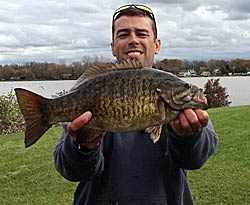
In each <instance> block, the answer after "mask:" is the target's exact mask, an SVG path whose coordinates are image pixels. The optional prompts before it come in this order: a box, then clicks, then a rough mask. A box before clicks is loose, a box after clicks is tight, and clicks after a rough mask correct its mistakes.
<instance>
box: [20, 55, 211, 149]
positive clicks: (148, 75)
mask: <svg viewBox="0 0 250 205" xmlns="http://www.w3.org/2000/svg"><path fill="white" fill-rule="evenodd" d="M15 93H16V96H17V100H18V104H19V107H20V109H21V112H22V114H23V116H24V120H25V124H26V130H25V146H26V147H29V146H31V145H32V144H34V143H35V142H36V141H37V140H38V139H39V138H40V137H41V136H42V135H43V134H44V133H45V132H46V131H47V130H48V129H49V128H50V127H51V126H52V125H53V124H55V123H58V122H70V121H72V120H74V119H75V118H77V117H78V116H80V115H81V114H82V113H83V112H86V111H91V112H92V118H91V120H90V121H89V122H88V123H87V124H86V126H85V127H86V128H90V129H94V130H101V131H109V132H130V131H138V130H143V129H145V130H146V131H147V132H149V133H150V136H151V139H152V140H153V142H154V143H156V142H157V141H158V139H159V137H160V133H161V126H162V125H163V124H167V123H169V122H170V121H172V120H174V119H175V118H176V117H177V116H178V114H179V113H180V112H181V111H182V110H184V109H186V108H200V109H206V108H207V104H206V102H204V101H203V100H202V96H203V94H202V90H201V89H200V88H198V87H196V86H194V85H190V84H189V83H186V82H185V81H183V80H181V79H180V78H178V77H176V76H175V75H173V74H171V73H168V72H165V71H161V70H157V69H154V68H146V67H143V66H141V64H140V63H139V62H137V61H135V60H129V59H128V60H124V61H122V62H118V63H116V64H113V65H112V66H107V67H93V68H90V69H88V70H87V71H86V72H84V73H83V75H82V76H81V77H80V78H79V79H78V80H77V83H76V85H75V86H74V87H73V88H72V89H71V90H70V92H69V93H66V94H65V95H63V96H60V97H57V98H54V99H49V98H45V97H43V96H41V95H38V94H36V93H33V92H31V91H28V90H26V89H22V88H15Z"/></svg>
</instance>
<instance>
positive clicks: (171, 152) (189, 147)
mask: <svg viewBox="0 0 250 205" xmlns="http://www.w3.org/2000/svg"><path fill="white" fill-rule="evenodd" d="M167 130H168V131H169V132H168V135H169V137H168V140H167V151H166V155H167V156H168V157H170V160H171V162H172V163H175V165H176V166H177V167H179V168H183V169H187V170H192V169H199V168H200V167H202V165H203V164H204V163H205V162H206V161H207V159H208V158H209V157H210V156H211V155H212V154H213V153H214V152H215V148H216V146H217V143H218V137H217V135H216V134H215V131H214V128H213V126H212V123H211V121H210V120H209V122H208V125H207V126H206V127H204V128H203V129H202V130H201V132H200V133H199V134H198V135H195V136H189V137H180V136H178V135H176V134H175V132H174V131H173V130H172V128H171V127H170V126H169V125H168V126H167Z"/></svg>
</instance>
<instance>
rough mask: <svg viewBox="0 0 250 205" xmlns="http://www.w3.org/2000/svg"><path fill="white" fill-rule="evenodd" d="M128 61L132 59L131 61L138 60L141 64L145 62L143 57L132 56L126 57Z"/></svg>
mask: <svg viewBox="0 0 250 205" xmlns="http://www.w3.org/2000/svg"><path fill="white" fill-rule="evenodd" d="M126 59H131V60H136V61H139V62H141V63H142V62H143V59H142V56H138V55H130V56H126Z"/></svg>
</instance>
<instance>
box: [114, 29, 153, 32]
mask: <svg viewBox="0 0 250 205" xmlns="http://www.w3.org/2000/svg"><path fill="white" fill-rule="evenodd" d="M129 31H130V30H129V29H127V28H123V29H118V31H117V33H122V32H129ZM135 32H146V33H149V31H148V30H147V29H140V28H136V29H135Z"/></svg>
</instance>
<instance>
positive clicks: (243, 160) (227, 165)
mask: <svg viewBox="0 0 250 205" xmlns="http://www.w3.org/2000/svg"><path fill="white" fill-rule="evenodd" d="M209 115H210V117H211V120H212V122H213V125H214V128H215V130H216V133H217V134H218V136H219V144H218V147H217V150H216V153H215V154H214V155H213V156H212V157H211V158H210V159H209V160H208V162H207V163H206V164H205V165H204V166H203V167H202V168H201V169H199V170H197V171H192V172H189V180H190V185H191V189H192V192H193V195H194V198H195V201H196V204H197V205H204V204H213V205H214V204H225V205H249V204H250V195H249V193H250V106H241V107H229V108H219V109H211V110H209Z"/></svg>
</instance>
